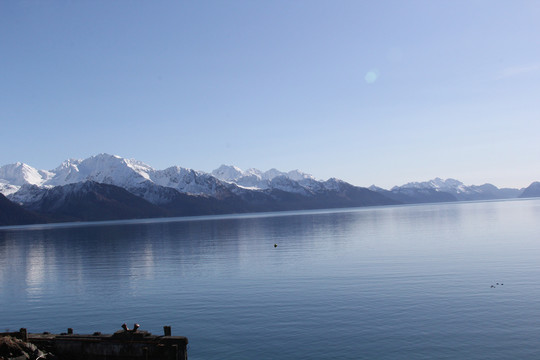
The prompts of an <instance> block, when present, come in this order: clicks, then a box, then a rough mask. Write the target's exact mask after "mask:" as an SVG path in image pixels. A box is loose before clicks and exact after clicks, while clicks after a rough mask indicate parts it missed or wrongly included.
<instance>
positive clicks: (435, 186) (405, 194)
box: [369, 178, 521, 203]
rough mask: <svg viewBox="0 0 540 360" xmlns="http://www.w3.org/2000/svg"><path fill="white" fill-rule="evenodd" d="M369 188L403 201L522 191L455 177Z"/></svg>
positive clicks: (482, 197)
mask: <svg viewBox="0 0 540 360" xmlns="http://www.w3.org/2000/svg"><path fill="white" fill-rule="evenodd" d="M369 189H370V190H372V191H376V192H378V193H381V194H384V195H385V196H387V197H389V198H391V199H394V200H397V201H400V202H403V203H414V202H441V201H464V200H488V199H507V198H514V197H518V196H519V194H520V192H521V191H520V190H518V189H499V188H497V187H496V186H495V185H492V184H483V185H470V186H467V185H465V184H463V183H462V182H461V181H458V180H455V179H446V180H443V179H441V178H435V179H433V180H429V181H425V182H411V183H407V184H405V185H401V186H394V187H393V188H392V189H390V190H385V189H381V188H378V187H376V186H374V185H373V186H371V187H370V188H369Z"/></svg>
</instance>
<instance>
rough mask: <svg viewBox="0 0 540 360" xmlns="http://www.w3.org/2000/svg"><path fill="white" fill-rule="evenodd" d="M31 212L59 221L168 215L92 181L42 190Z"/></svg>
mask: <svg viewBox="0 0 540 360" xmlns="http://www.w3.org/2000/svg"><path fill="white" fill-rule="evenodd" d="M27 208H28V209H29V210H33V211H36V212H39V213H42V214H45V215H48V216H50V217H54V218H57V219H59V220H63V221H97V220H120V219H136V218H151V217H161V216H168V215H169V214H168V213H167V212H166V211H165V210H164V209H162V208H160V207H158V206H156V205H153V204H151V203H149V202H148V201H146V200H144V199H142V198H140V197H138V196H135V195H133V194H131V193H130V192H128V191H127V190H124V189H122V188H120V187H117V186H114V185H108V184H100V183H96V182H93V181H87V182H84V183H77V184H70V185H64V186H57V187H54V188H52V189H48V190H45V194H44V195H43V197H42V198H41V200H40V201H38V202H36V203H33V204H29V205H28V206H27Z"/></svg>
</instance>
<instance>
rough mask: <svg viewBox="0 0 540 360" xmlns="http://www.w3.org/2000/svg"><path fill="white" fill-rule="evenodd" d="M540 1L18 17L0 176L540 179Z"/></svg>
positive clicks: (12, 7)
mask: <svg viewBox="0 0 540 360" xmlns="http://www.w3.org/2000/svg"><path fill="white" fill-rule="evenodd" d="M538 19H540V2H538V1H446V2H443V1H427V0H425V1H316V0H309V1H266V2H265V1H252V0H249V1H240V0H234V1H132V0H130V1H67V0H65V1H2V2H0V35H1V36H0V126H1V127H0V128H1V130H2V141H1V147H0V150H1V151H0V165H3V164H8V163H13V162H17V161H22V162H25V163H28V164H30V165H32V166H34V167H37V168H40V169H52V168H54V167H56V166H58V165H59V164H60V163H61V162H62V161H63V160H65V159H68V158H86V157H89V156H92V155H96V154H98V153H103V152H106V153H111V154H117V155H120V156H123V157H127V158H135V159H138V160H141V161H144V162H146V163H147V164H149V165H151V166H153V167H154V168H156V169H163V168H166V167H168V166H171V165H179V166H183V167H189V168H193V169H197V170H203V171H211V170H213V169H215V168H217V167H218V166H219V165H221V164H229V165H237V166H239V167H241V168H243V169H247V168H250V167H255V168H259V169H261V170H268V169H270V168H277V169H279V170H282V171H288V170H292V169H300V170H303V171H305V172H308V173H311V174H313V175H314V176H315V177H317V178H320V179H327V178H329V177H337V178H340V179H343V180H346V181H348V182H350V183H352V184H355V185H359V186H369V185H371V184H376V185H378V186H382V187H385V188H388V187H391V186H393V185H401V184H404V183H406V182H409V181H425V180H429V179H432V178H434V177H437V176H438V177H442V178H447V177H452V178H457V179H459V180H461V181H463V182H465V183H466V184H469V185H470V184H482V183H485V182H491V183H493V184H495V185H497V186H500V187H504V186H512V187H524V186H527V185H529V184H530V183H531V182H532V181H536V180H540V141H539V139H540V131H539V130H540V36H539V35H538V34H540V21H538Z"/></svg>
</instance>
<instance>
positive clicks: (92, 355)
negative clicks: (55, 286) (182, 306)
mask: <svg viewBox="0 0 540 360" xmlns="http://www.w3.org/2000/svg"><path fill="white" fill-rule="evenodd" d="M138 327H139V326H138V325H137V324H135V325H134V327H133V329H132V330H130V329H129V328H128V327H127V326H126V325H125V324H124V325H122V330H119V331H117V332H115V333H114V334H101V333H99V332H96V333H94V334H92V335H80V334H74V333H73V329H71V328H69V329H67V330H68V331H67V332H66V333H62V334H50V333H47V332H45V333H41V334H33V333H28V332H27V330H26V329H24V328H22V329H20V331H18V332H11V333H0V336H11V337H15V338H18V339H21V340H23V341H26V342H29V343H32V344H34V345H36V346H37V347H38V348H40V349H41V350H44V351H47V352H50V353H52V354H55V355H56V356H58V358H59V359H61V360H127V359H133V360H187V344H188V339H187V338H186V337H184V336H172V335H171V327H170V326H164V327H163V331H164V335H161V336H159V335H152V334H151V333H149V332H147V331H141V330H139V329H138Z"/></svg>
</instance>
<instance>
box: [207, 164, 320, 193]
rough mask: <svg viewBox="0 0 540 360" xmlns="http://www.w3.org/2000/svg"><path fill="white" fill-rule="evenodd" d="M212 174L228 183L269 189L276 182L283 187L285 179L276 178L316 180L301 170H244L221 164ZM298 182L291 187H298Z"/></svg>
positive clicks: (298, 180) (296, 180) (295, 180)
mask: <svg viewBox="0 0 540 360" xmlns="http://www.w3.org/2000/svg"><path fill="white" fill-rule="evenodd" d="M212 175H213V176H214V177H216V178H218V179H219V180H222V181H226V182H228V183H234V184H236V185H238V186H241V187H245V188H254V189H268V188H274V186H275V185H276V184H278V183H279V184H281V185H280V186H279V188H280V189H282V188H283V181H278V182H273V180H274V179H276V178H281V177H283V178H286V179H288V180H291V181H294V182H301V181H303V180H315V178H314V177H313V176H311V175H309V174H306V173H303V172H301V171H299V170H292V171H289V172H287V173H286V172H282V171H279V170H277V169H270V170H268V171H265V172H263V171H261V170H258V169H254V168H251V169H248V170H245V171H244V170H242V169H240V168H239V167H237V166H230V165H221V166H220V167H219V168H217V169H216V170H214V171H212ZM296 186H297V185H296V184H295V185H294V186H293V187H292V188H291V189H293V188H296Z"/></svg>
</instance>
